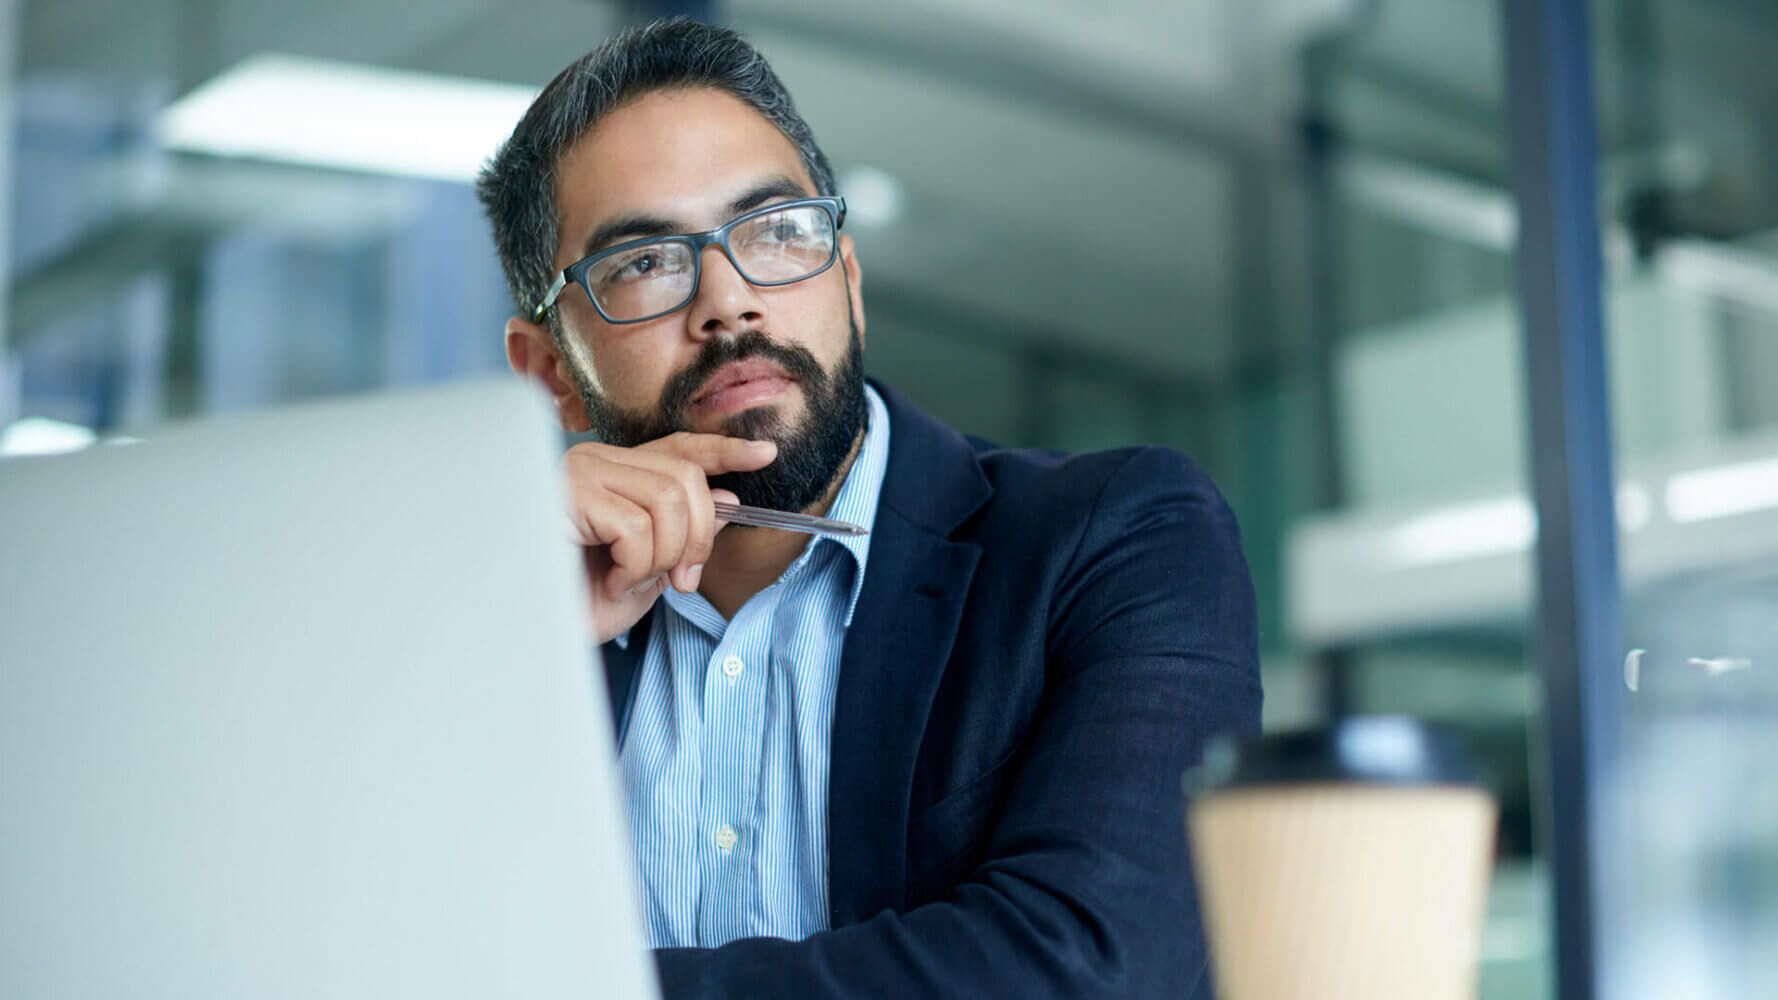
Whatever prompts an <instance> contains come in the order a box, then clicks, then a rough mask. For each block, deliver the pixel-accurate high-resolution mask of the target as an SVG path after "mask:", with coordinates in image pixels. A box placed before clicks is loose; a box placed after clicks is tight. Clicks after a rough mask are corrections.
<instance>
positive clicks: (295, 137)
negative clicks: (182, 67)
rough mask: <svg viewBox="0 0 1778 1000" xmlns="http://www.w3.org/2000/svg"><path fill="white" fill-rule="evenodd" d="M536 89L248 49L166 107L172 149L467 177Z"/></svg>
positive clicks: (165, 139) (162, 127) (160, 128)
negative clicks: (249, 55)
mask: <svg viewBox="0 0 1778 1000" xmlns="http://www.w3.org/2000/svg"><path fill="white" fill-rule="evenodd" d="M534 96H535V91H533V90H532V89H531V88H529V87H522V86H518V85H515V84H504V83H490V82H487V81H483V80H471V79H467V78H462V77H447V76H437V75H433V74H429V73H411V72H405V71H400V70H392V69H381V68H378V67H374V66H362V65H355V64H352V63H341V62H331V61H327V60H321V59H308V58H299V57H296V56H286V55H277V54H266V55H258V56H254V57H252V58H249V59H247V60H245V61H243V62H241V63H239V64H237V65H235V66H234V67H232V68H231V69H229V70H227V71H225V72H223V73H222V74H220V75H218V76H217V77H215V78H214V79H212V80H210V81H208V82H207V83H205V84H203V85H202V86H200V87H198V88H197V89H196V90H194V91H192V92H191V93H190V94H187V95H186V96H185V97H183V98H181V99H179V100H178V101H176V102H174V103H173V104H172V105H171V106H170V107H168V108H167V109H166V110H164V111H162V112H161V114H160V117H159V119H158V120H157V122H156V132H157V134H158V137H159V139H160V141H161V142H162V143H163V144H164V145H166V146H167V147H169V148H171V149H178V150H184V151H188V152H196V153H209V154H213V155H218V156H243V157H254V158H258V159H265V160H278V161H283V162H287V163H299V164H304V165H309V166H322V167H337V168H343V169H347V170H365V171H371V172H375V173H388V174H400V175H404V176H411V177H426V178H432V179H437V180H448V181H461V182H467V181H471V180H474V178H475V175H476V172H477V171H478V170H480V169H481V166H482V164H483V163H485V162H486V161H487V159H488V158H489V157H490V156H492V155H493V154H494V151H495V150H496V149H497V148H498V147H499V145H500V144H501V143H502V142H505V141H506V139H507V137H509V136H510V135H511V134H512V129H513V126H514V125H517V124H518V121H519V119H520V118H521V117H523V115H524V113H525V109H526V108H528V107H529V106H530V104H531V100H532V98H533V97H534Z"/></svg>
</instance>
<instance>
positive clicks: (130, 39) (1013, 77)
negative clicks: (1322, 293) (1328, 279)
mask: <svg viewBox="0 0 1778 1000" xmlns="http://www.w3.org/2000/svg"><path fill="white" fill-rule="evenodd" d="M641 6H646V5H637V4H630V3H616V2H580V3H567V2H561V0H557V2H549V3H531V4H522V5H511V4H504V3H494V2H492V0H427V2H425V3H419V4H415V3H398V2H392V0H376V2H366V0H358V2H333V3H316V4H303V5H297V4H288V3H284V2H281V0H173V2H160V3H141V2H133V0H89V2H83V3H78V4H75V3H60V2H26V3H25V4H24V11H23V15H22V22H23V23H22V25H21V27H22V29H23V30H22V37H21V44H20V46H19V52H20V63H21V65H20V72H21V73H22V74H23V75H25V76H26V77H30V76H32V75H34V74H35V75H44V74H48V75H55V74H67V75H76V76H79V75H86V76H92V77H101V78H111V79H122V80H138V81H145V82H151V83H152V84H153V85H154V86H158V87H160V88H163V89H164V90H165V92H166V96H167V97H168V98H171V97H172V96H176V94H177V93H179V92H180V91H182V90H185V89H189V88H190V87H192V86H195V85H196V84H198V83H201V82H202V81H204V80H206V79H208V78H210V77H211V76H213V75H214V74H215V73H217V72H219V71H221V70H222V69H224V68H226V67H228V66H230V65H233V64H234V63H236V62H238V61H239V60H241V59H243V58H245V57H247V56H249V55H252V54H255V53H259V52H264V51H268V50H269V51H278V52H286V53H292V54H298V55H309V56H318V57H325V58H329V59H338V60H346V61H353V62H362V63H370V64H376V65H382V66H390V67H398V68H404V69H413V70H422V71H428V72H438V73H447V74H451V75H457V76H470V77H479V78H486V79H495V80H502V81H509V82H515V83H520V84H525V85H528V86H538V85H541V84H542V83H543V82H544V81H546V80H547V79H548V78H549V76H551V75H552V74H553V73H554V72H555V70H556V69H558V68H559V67H561V66H562V65H564V64H566V63H567V62H569V61H570V60H572V59H573V58H575V57H576V56H578V55H579V54H581V53H582V52H583V51H585V49H586V48H588V47H589V46H590V45H592V44H594V43H596V42H597V41H598V40H600V39H602V38H604V37H606V36H607V35H609V34H610V33H611V32H612V31H614V30H616V29H617V28H619V27H620V26H621V25H622V24H623V23H625V22H626V21H627V20H628V19H631V18H633V17H634V16H635V10H636V9H637V8H638V7H641ZM1618 6H1622V5H1610V6H1607V7H1603V8H1602V12H1603V15H1604V16H1602V18H1601V23H1600V27H1599V34H1600V37H1601V38H1602V40H1603V47H1602V50H1601V51H1602V55H1601V74H1602V84H1601V86H1602V89H1603V90H1604V91H1605V92H1606V98H1607V99H1606V100H1605V102H1604V103H1605V109H1606V114H1605V119H1606V129H1607V131H1608V133H1609V134H1613V135H1615V134H1619V133H1621V134H1624V135H1628V136H1630V137H1631V138H1632V139H1634V138H1635V137H1636V135H1637V133H1638V130H1637V127H1636V124H1635V122H1634V121H1633V119H1635V117H1636V114H1635V109H1632V108H1628V107H1625V106H1622V105H1624V104H1625V102H1623V101H1620V100H1617V96H1618V95H1620V94H1631V95H1633V94H1634V88H1633V87H1631V86H1629V85H1628V84H1626V83H1625V82H1624V74H1622V73H1621V72H1617V71H1616V70H1615V69H1614V67H1617V66H1618V65H1619V63H1618V61H1617V60H1616V59H1615V58H1613V57H1612V55H1611V54H1612V53H1613V52H1617V51H1619V50H1620V49H1622V48H1623V46H1624V45H1630V44H1633V42H1634V39H1633V38H1631V37H1629V34H1628V33H1626V32H1624V31H1621V30H1619V29H1620V25H1619V24H1618V23H1617V22H1618V21H1619V20H1621V18H1617V19H1614V17H1613V12H1614V11H1615V10H1616V9H1617V7H1618ZM1658 6H1659V7H1660V13H1661V16H1663V17H1665V18H1667V19H1668V21H1667V23H1666V24H1665V28H1664V32H1665V33H1664V35H1663V37H1672V38H1677V39H1680V40H1681V45H1680V47H1679V49H1678V50H1677V51H1675V52H1671V53H1664V58H1663V60H1662V63H1661V68H1662V70H1663V72H1665V73H1666V74H1668V76H1669V78H1670V84H1669V86H1668V88H1667V90H1665V91H1662V92H1661V94H1660V95H1659V96H1658V97H1657V99H1656V102H1655V103H1657V104H1660V105H1668V104H1673V103H1675V102H1677V101H1681V100H1682V99H1683V98H1685V97H1687V96H1688V95H1690V96H1695V95H1696V93H1698V92H1699V91H1711V90H1720V91H1721V92H1723V93H1734V94H1746V93H1753V94H1757V95H1763V97H1765V98H1767V99H1769V100H1770V101H1771V102H1772V103H1774V104H1778V79H1775V77H1778V75H1775V74H1771V73H1769V67H1768V66H1767V64H1766V62H1765V61H1764V54H1765V53H1767V52H1769V51H1770V48H1771V39H1770V38H1760V37H1758V32H1759V31H1761V30H1764V31H1778V26H1774V24H1773V19H1772V18H1771V17H1770V16H1766V15H1762V14H1760V11H1762V10H1765V8H1764V7H1763V6H1762V3H1761V0H1710V2H1708V3H1702V4H1696V5H1691V4H1674V3H1670V2H1669V3H1662V4H1659V5H1658ZM721 10H722V12H723V14H724V15H725V16H728V17H731V18H732V19H733V21H734V22H735V23H736V24H737V25H738V26H739V27H740V28H742V30H743V31H744V32H746V33H747V34H748V36H749V37H750V39H752V40H753V41H754V43H755V44H756V45H758V46H759V47H760V48H761V49H762V51H764V52H765V53H766V55H767V56H768V58H770V59H771V61H772V62H773V65H774V66H775V67H776V68H777V70H778V71H779V73H780V75H781V76H782V77H783V78H784V79H785V81H786V82H787V84H788V85H789V87H790V89H791V91H792V93H793V94H794V95H795V96H796V98H797V100H798V103H799V106H800V107H801V109H802V110H803V112H804V114H805V116H806V117H807V118H808V119H809V121H810V122H811V124H812V126H813V127H814V129H815V131H816V134H817V136H818V137H819V138H820V140H821V141H822V143H823V145H824V147H825V148H826V149H827V151H828V153H829V155H830V157H831V158H832V159H833V160H834V161H835V163H836V166H837V167H838V168H839V169H840V171H841V174H842V176H843V177H844V176H846V175H847V171H848V170H849V169H851V168H857V167H867V168H871V169H873V170H875V171H880V172H881V173H882V174H886V175H887V176H889V177H891V178H893V179H894V181H895V182H896V184H897V185H898V187H899V190H900V192H901V193H902V198H901V203H902V205H903V206H904V211H903V212H902V214H901V215H900V216H899V218H898V219H897V220H896V221H894V222H892V223H889V224H887V225H883V226H881V227H878V228H875V229H868V228H861V229H860V230H859V232H858V238H859V240H860V242H861V247H862V248H863V249H862V253H863V254H864V259H865V262H866V266H867V268H868V274H869V280H870V286H871V288H872V289H873V294H874V295H875V296H876V297H879V298H898V297H899V298H905V299H906V300H908V301H910V302H916V303H919V304H920V308H921V309H923V310H925V311H926V312H933V311H937V312H939V313H947V314H950V315H953V316H954V317H957V319H956V325H959V326H966V327H968V328H969V333H970V335H979V336H981V337H984V338H989V339H994V338H999V340H998V341H996V342H997V343H998V342H1006V341H1010V342H1013V343H1015V344H1016V345H1021V346H1027V347H1030V348H1031V349H1033V350H1037V351H1047V352H1050V353H1052V354H1054V355H1055V356H1058V357H1063V358H1070V357H1081V358H1090V359H1096V360H1098V361H1100V362H1103V363H1104V364H1106V365H1108V366H1111V367H1112V368H1114V369H1117V370H1123V371H1128V372H1132V373H1140V374H1142V375H1143V376H1145V377H1150V378H1157V379H1162V380H1178V381H1179V382H1181V383H1188V382H1199V383H1201V382H1204V381H1211V380H1215V379H1218V378H1220V377H1223V376H1225V375H1226V374H1227V373H1228V372H1229V371H1231V370H1232V369H1233V368H1234V367H1235V366H1237V365H1239V364H1240V363H1241V362H1242V361H1243V360H1245V359H1247V358H1249V357H1251V356H1252V355H1253V354H1255V353H1256V352H1261V351H1263V350H1265V349H1268V348H1270V347H1275V346H1276V345H1267V344H1257V345H1256V343H1255V340H1256V334H1255V332H1254V331H1253V330H1252V329H1250V327H1251V326H1252V323H1251V317H1252V316H1253V315H1254V309H1255V308H1256V307H1255V305H1254V303H1252V302H1250V301H1249V302H1244V301H1242V296H1248V297H1249V298H1251V297H1253V296H1256V295H1258V296H1267V295H1270V296H1273V297H1283V298H1286V299H1294V298H1300V287H1301V282H1300V281H1299V280H1296V279H1295V278H1293V276H1292V274H1291V273H1290V272H1291V271H1292V270H1293V268H1294V267H1295V266H1298V265H1300V258H1301V253H1300V251H1299V250H1297V249H1296V248H1295V247H1294V246H1292V245H1290V244H1291V240H1292V238H1293V237H1292V235H1291V233H1290V230H1289V224H1288V222H1287V221H1280V218H1279V217H1278V213H1277V212H1276V211H1275V210H1267V206H1268V205H1275V204H1276V203H1278V202H1279V199H1281V198H1288V197H1290V192H1291V190H1292V189H1293V182H1294V176H1295V175H1294V170H1295V169H1296V163H1297V152H1298V151H1297V148H1296V146H1295V142H1296V133H1295V131H1294V130H1295V128H1296V124H1297V122H1298V121H1299V120H1300V116H1301V108H1302V104H1303V102H1302V100H1301V94H1300V86H1299V82H1300V78H1301V68H1302V66H1301V54H1302V52H1303V51H1304V50H1305V48H1306V47H1308V46H1310V45H1312V44H1314V43H1315V42H1317V40H1320V39H1333V38H1343V39H1344V41H1343V42H1341V44H1343V45H1344V46H1345V48H1344V50H1343V51H1344V53H1345V55H1346V58H1345V59H1343V60H1342V63H1341V66H1342V72H1341V74H1340V76H1339V77H1338V78H1337V80H1336V81H1334V84H1335V85H1334V86H1333V88H1332V92H1331V93H1328V94H1325V95H1321V96H1322V98H1323V99H1324V100H1325V101H1326V102H1327V103H1328V104H1329V105H1330V106H1331V110H1332V112H1333V113H1334V114H1335V115H1337V116H1338V118H1339V120H1340V121H1341V123H1342V125H1343V126H1344V127H1345V128H1346V129H1348V130H1349V132H1350V133H1351V135H1352V136H1353V137H1355V140H1356V141H1357V142H1358V143H1360V144H1361V145H1363V146H1364V147H1365V148H1367V149H1375V150H1381V151H1382V152H1383V153H1385V154H1387V155H1395V156H1400V157H1408V158H1412V159H1413V160H1414V161H1416V162H1420V163H1425V164H1430V165H1433V166H1435V167H1438V168H1441V169H1447V170H1449V171H1451V172H1452V173H1453V174H1454V175H1460V176H1463V177H1465V178H1467V179H1469V180H1479V181H1482V182H1484V183H1495V184H1498V183H1500V181H1501V178H1502V177H1503V175H1504V152H1503V145H1502V141H1501V136H1500V129H1499V121H1498V109H1499V107H1500V105H1501V96H1502V95H1501V88H1500V72H1499V65H1500V53H1499V32H1498V26H1497V24H1496V20H1497V16H1496V12H1495V9H1494V4H1492V3H1488V2H1482V0H1415V2H1411V3H1410V2H1389V3H1368V2H1363V0H1267V2H1254V0H1203V2H1199V3H1189V4H1187V3H1178V2H1174V0H1134V2H1128V3H1121V4H1115V5H1109V6H1108V5H1105V4H1100V3H1090V2H1088V0H1023V2H1014V0H947V2H940V0H906V2H902V3H897V4H882V3H863V2H846V3H835V2H817V0H737V2H734V3H731V4H726V5H722V7H721ZM1749 24H1753V25H1755V28H1754V30H1753V33H1752V34H1753V37H1752V38H1751V39H1750V38H1749V34H1750V32H1749V29H1748V27H1747V25H1749ZM1626 39H1627V40H1626ZM1756 78H1757V79H1756ZM1718 104H1720V102H1716V103H1715V104H1712V103H1709V102H1705V103H1698V102H1691V103H1687V104H1686V105H1685V106H1687V107H1692V106H1717V105H1718ZM1657 111H1658V109H1657ZM1767 120H1768V121H1770V120H1778V115H1771V116H1767ZM1664 125H1665V134H1666V135H1668V136H1670V138H1669V139H1667V140H1666V141H1668V142H1670V143H1671V144H1673V145H1675V146H1680V147H1683V146H1684V145H1685V143H1686V141H1687V133H1688V131H1696V132H1697V133H1698V134H1699V136H1700V141H1699V142H1698V143H1695V145H1700V146H1701V145H1706V144H1707V145H1708V146H1709V148H1711V149H1729V150H1734V151H1739V153H1740V155H1742V156H1744V157H1745V158H1746V159H1747V161H1748V162H1747V163H1743V164H1733V165H1730V166H1732V167H1734V168H1735V169H1734V170H1733V173H1734V176H1735V177H1737V178H1746V179H1745V180H1742V181H1740V182H1739V183H1736V184H1727V185H1725V184H1723V183H1721V182H1720V180H1718V179H1717V173H1716V172H1713V171H1712V170H1711V169H1710V168H1709V166H1708V165H1707V166H1706V168H1705V169H1704V170H1703V172H1702V174H1701V175H1699V174H1698V171H1697V170H1696V169H1694V170H1693V171H1692V174H1693V178H1692V190H1691V192H1690V195H1691V198H1692V201H1691V202H1690V203H1689V208H1686V209H1685V210H1684V211H1682V212H1680V213H1678V214H1679V215H1680V216H1682V217H1684V218H1687V219H1689V220H1690V221H1691V222H1693V223H1695V224H1696V225H1698V226H1700V227H1712V228H1715V229H1723V228H1731V227H1734V226H1742V227H1745V228H1746V229H1747V230H1748V231H1756V230H1757V229H1758V228H1761V227H1764V228H1770V227H1772V226H1774V225H1778V191H1774V190H1773V187H1772V185H1773V184H1775V183H1778V182H1775V181H1773V180H1772V179H1771V178H1774V177H1778V171H1764V172H1762V171H1760V170H1757V169H1754V167H1755V166H1757V165H1758V164H1763V163H1771V162H1774V161H1778V149H1774V147H1775V146H1778V130H1775V129H1773V128H1772V127H1771V126H1767V127H1766V129H1765V131H1764V133H1763V134H1742V133H1744V132H1746V130H1747V125H1746V119H1745V118H1736V119H1733V120H1713V119H1708V118H1702V117H1699V116H1692V117H1688V118H1685V119H1683V120H1677V121H1675V120H1667V121H1665V122H1664ZM1725 130H1726V131H1728V132H1731V133H1734V134H1732V135H1730V136H1728V138H1727V140H1725V138H1724V135H1723V132H1724V131H1725ZM1736 130H1739V131H1736ZM1706 140H1707V142H1706ZM1607 147H1608V149H1613V150H1614V152H1615V153H1616V154H1617V155H1619V157H1620V159H1621V160H1623V161H1624V162H1630V163H1631V165H1632V166H1634V165H1635V162H1634V161H1635V157H1636V155H1637V154H1638V152H1639V151H1638V149H1636V148H1635V147H1633V146H1632V147H1621V146H1620V147H1614V146H1612V144H1611V143H1609V142H1608V144H1607ZM1643 159H1645V160H1646V159H1647V157H1643ZM184 168H185V169H191V170H194V171H201V170H202V169H203V168H204V165H203V164H201V163H195V164H186V165H185V167H184ZM298 173H300V172H298ZM1700 176H1701V178H1702V179H1699V177H1700ZM262 180H263V184H264V185H265V186H266V188H267V189H268V190H274V191H275V190H282V188H280V187H279V185H285V184H289V185H295V187H294V188H292V189H291V190H296V189H297V188H303V189H305V190H306V189H308V188H313V187H314V185H313V183H312V181H310V180H307V179H304V178H302V177H300V176H298V175H297V174H295V173H292V172H290V171H287V170H286V171H270V172H267V173H266V174H265V175H264V177H263V178H262ZM342 183H346V184H348V185H349V183H350V182H349V180H348V181H342ZM1713 184H1714V185H1715V186H1714V187H1712V185H1713ZM191 186H192V185H187V188H189V187H191ZM305 186H306V187H305ZM174 187H177V185H174ZM268 200H269V201H271V202H274V203H286V202H288V199H286V198H277V197H273V198H270V199H266V198H257V199H256V198H245V199H240V201H241V202H242V203H243V204H244V205H246V206H251V205H252V204H254V203H264V202H266V201H268ZM192 201H193V200H192V199H189V198H187V199H185V200H184V203H181V202H180V201H179V200H177V199H174V200H172V201H170V202H169V203H168V204H165V205H159V206H151V209H152V210H151V211H148V212H147V213H145V214H144V215H143V216H142V218H143V219H145V220H149V222H148V223H144V224H149V223H152V224H154V225H166V226H171V227H172V228H174V229H178V228H179V227H180V225H181V222H182V220H184V219H185V216H184V215H183V214H182V213H188V212H198V213H200V214H202V213H208V215H207V224H209V225H218V224H224V223H225V222H226V220H222V221H220V222H219V221H218V220H217V219H216V218H215V216H216V213H217V208H216V205H214V204H207V203H202V199H198V200H197V201H198V202H199V204H197V205H195V206H194V205H193V204H191V202H192ZM252 210H253V209H252V208H251V207H244V208H243V209H242V211H252ZM1688 213H1689V214H1688ZM1256 231H1257V235H1256ZM112 239H113V241H114V242H116V234H112ZM1256 255H1257V256H1256ZM1255 268H1266V269H1271V270H1273V271H1276V272H1278V273H1277V274H1275V275H1274V276H1273V278H1272V280H1270V281H1269V282H1262V283H1260V284H1258V285H1255V284H1254V282H1253V281H1251V280H1248V278H1249V275H1248V274H1247V273H1246V272H1249V271H1252V270H1254V269H1255ZM63 277H65V278H66V277H68V276H67V275H64V276H63ZM45 287H47V286H45ZM64 290H65V289H63V288H62V286H56V291H57V294H58V296H59V294H61V293H62V292H63V291H64ZM21 292H22V294H20V295H19V296H18V298H19V299H20V300H22V302H23V303H24V305H22V306H21V305H20V304H19V303H18V302H15V303H14V308H15V311H16V310H18V309H26V310H27V312H28V308H27V307H28V306H29V305H30V303H31V302H32V301H33V298H32V294H33V290H32V289H31V288H25V289H22V290H21ZM47 299H48V292H46V291H45V290H44V288H42V287H40V288H39V289H37V299H36V301H45V300H47ZM1265 306H1266V303H1263V302H1262V303H1260V304H1259V308H1261V310H1262V311H1263V308H1264V307H1265ZM1278 307H1279V308H1283V307H1284V306H1282V305H1279V306H1278ZM972 317H975V318H981V317H988V318H991V319H992V320H993V322H988V323H982V322H975V321H974V320H972V319H971V318H972ZM26 318H27V319H28V316H27V317H26Z"/></svg>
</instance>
